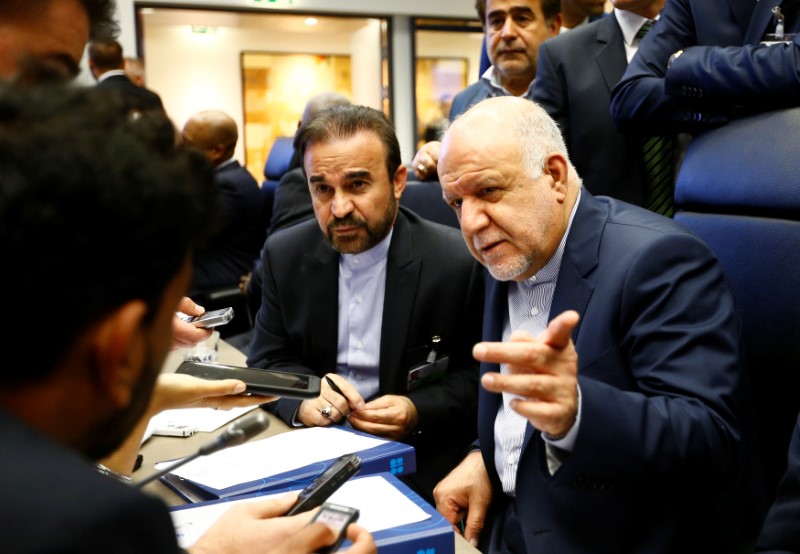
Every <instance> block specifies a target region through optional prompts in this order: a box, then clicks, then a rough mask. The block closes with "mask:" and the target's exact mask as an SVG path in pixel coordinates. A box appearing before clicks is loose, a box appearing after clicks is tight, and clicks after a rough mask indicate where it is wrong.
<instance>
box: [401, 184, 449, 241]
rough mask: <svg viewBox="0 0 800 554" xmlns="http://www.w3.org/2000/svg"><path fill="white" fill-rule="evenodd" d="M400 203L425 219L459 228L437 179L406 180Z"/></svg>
mask: <svg viewBox="0 0 800 554" xmlns="http://www.w3.org/2000/svg"><path fill="white" fill-rule="evenodd" d="M409 174H411V172H410V171H409ZM400 205H401V206H405V207H406V208H408V209H409V210H411V211H413V212H415V213H416V214H418V215H419V216H421V217H423V218H425V219H427V220H430V221H435V222H436V223H441V224H442V225H449V226H450V227H455V228H456V229H459V228H460V227H459V225H458V218H457V217H456V213H455V212H454V211H453V208H451V207H450V206H448V205H447V203H446V202H445V201H444V200H443V199H442V186H441V185H440V184H439V182H438V181H424V182H420V181H411V180H409V181H407V182H406V190H405V191H403V196H401V197H400Z"/></svg>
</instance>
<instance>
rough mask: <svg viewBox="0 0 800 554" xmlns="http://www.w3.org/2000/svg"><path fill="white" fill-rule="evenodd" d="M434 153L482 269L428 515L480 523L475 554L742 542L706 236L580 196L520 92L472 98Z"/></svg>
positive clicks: (737, 461) (740, 399)
mask: <svg viewBox="0 0 800 554" xmlns="http://www.w3.org/2000/svg"><path fill="white" fill-rule="evenodd" d="M498 128H499V129H504V131H505V132H504V133H501V134H498V133H494V132H492V130H493V129H498ZM441 152H442V157H441V162H440V164H439V177H440V180H441V183H442V189H443V193H444V196H445V199H446V200H447V202H448V203H449V204H450V205H451V206H453V207H454V208H455V210H456V212H457V214H458V216H459V221H460V224H461V231H462V234H463V235H464V239H465V241H466V242H467V245H468V246H469V248H470V250H471V251H472V254H473V256H475V257H476V258H477V259H478V260H479V261H480V262H481V263H482V264H483V265H485V266H486V268H487V269H488V271H489V273H490V274H491V276H492V278H491V279H489V281H488V282H487V291H486V305H485V316H484V325H483V340H484V341H486V342H482V343H479V344H477V345H476V346H475V348H474V350H473V353H474V354H475V357H476V358H477V359H478V360H480V361H481V362H482V363H481V374H482V377H481V385H482V387H481V391H480V394H479V400H478V435H479V445H480V448H481V452H476V453H471V454H469V455H468V456H467V457H466V458H465V459H464V461H463V462H462V464H461V465H459V467H458V468H456V469H455V470H454V471H453V472H452V473H451V474H450V475H449V476H448V477H447V478H446V479H445V480H444V481H442V483H440V484H439V485H438V486H437V487H436V491H435V496H436V503H437V508H438V509H439V510H440V511H441V512H442V513H443V514H445V516H446V517H447V518H448V519H449V520H450V521H452V522H453V523H454V524H455V523H456V522H457V521H458V520H459V518H461V517H463V515H464V514H465V513H466V532H465V535H466V538H467V539H469V540H472V541H475V542H477V540H478V538H479V534H480V531H481V529H482V528H484V526H485V528H486V531H485V533H484V536H483V537H482V538H484V540H485V541H486V542H487V546H490V548H489V549H488V551H492V552H495V551H499V552H513V553H520V552H526V553H534V552H559V553H566V554H569V553H578V552H615V553H616V552H626V553H632V552H641V553H647V554H653V553H658V552H663V553H668V552H669V553H671V552H733V551H736V550H734V548H736V547H738V548H741V547H742V545H743V543H742V542H740V541H741V540H742V534H746V533H747V532H749V533H750V536H749V537H747V538H749V539H750V540H752V539H753V537H754V535H755V529H754V527H755V523H756V522H755V521H749V520H748V519H747V518H746V517H744V516H742V511H743V509H744V508H743V506H747V505H748V504H750V503H751V498H748V496H747V494H746V492H745V491H746V488H745V487H747V488H749V487H750V481H751V479H752V478H753V476H754V473H753V471H752V467H751V463H750V460H752V459H753V456H754V452H753V450H754V449H753V448H752V447H751V443H750V442H749V439H752V437H751V436H750V434H749V432H748V431H747V429H748V422H747V420H746V419H745V418H744V417H743V413H744V410H745V406H746V402H745V397H744V395H745V391H744V387H743V375H742V371H741V368H740V360H739V358H740V356H739V347H738V344H739V333H738V328H739V320H738V317H737V315H736V312H735V310H734V303H733V297H732V295H731V292H730V289H729V287H728V285H727V283H726V281H725V278H724V276H723V274H722V270H721V268H720V266H719V264H718V263H717V261H716V259H715V257H714V255H713V254H712V253H711V251H710V250H709V248H708V247H707V246H706V245H705V244H704V243H702V242H701V241H700V240H699V239H698V238H696V237H695V236H694V235H692V234H690V233H689V232H687V231H686V230H685V229H684V228H682V227H681V226H680V225H678V224H676V223H674V222H673V221H672V220H670V219H668V218H665V217H662V216H659V215H656V214H654V213H652V212H650V211H647V210H644V209H642V208H638V207H636V206H631V205H630V204H627V203H624V202H619V201H617V200H614V199H611V198H608V197H594V196H592V194H591V193H589V192H588V191H586V190H584V189H582V187H581V180H580V177H579V176H578V175H577V173H576V172H575V169H574V167H573V166H572V164H571V163H570V162H569V158H568V156H567V153H566V147H565V145H564V142H563V140H562V139H561V136H560V133H559V131H558V127H557V126H556V124H555V122H554V121H553V120H552V119H551V118H550V117H548V115H547V113H546V112H545V111H544V110H542V109H541V108H540V107H539V106H537V105H536V104H534V103H532V102H528V101H524V100H521V99H517V98H507V97H506V98H492V99H489V100H485V101H483V102H481V103H480V104H477V105H476V106H475V107H473V108H472V109H471V110H470V111H468V112H467V113H466V114H464V115H463V116H462V117H461V118H459V119H458V120H456V121H455V122H454V123H453V125H452V126H451V127H450V129H449V130H448V132H447V134H446V135H445V138H444V140H443V142H442V150H441ZM490 505H491V509H492V514H488V517H487V509H488V508H490ZM495 516H496V519H495ZM753 519H755V518H753ZM747 524H749V526H748V525H747ZM489 529H491V532H490V531H489Z"/></svg>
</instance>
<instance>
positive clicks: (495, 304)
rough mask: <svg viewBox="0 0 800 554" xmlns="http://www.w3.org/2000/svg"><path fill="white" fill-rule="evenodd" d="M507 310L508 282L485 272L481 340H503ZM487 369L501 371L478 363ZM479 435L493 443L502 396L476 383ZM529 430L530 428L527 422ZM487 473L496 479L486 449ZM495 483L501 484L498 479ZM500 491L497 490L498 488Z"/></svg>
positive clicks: (487, 443)
mask: <svg viewBox="0 0 800 554" xmlns="http://www.w3.org/2000/svg"><path fill="white" fill-rule="evenodd" d="M507 311H508V283H506V282H501V281H496V280H495V279H493V278H492V277H490V276H489V275H488V272H487V275H486V296H485V301H484V310H483V334H482V340H484V341H487V342H500V341H502V340H503V323H504V321H505V317H506V312H507ZM488 371H496V372H499V371H500V366H499V365H498V364H489V363H481V375H483V374H484V373H486V372H488ZM478 387H479V388H478V396H479V400H478V437H479V438H480V441H481V443H482V444H486V445H494V444H495V441H494V421H495V419H496V418H497V411H498V410H499V409H500V402H501V401H502V398H503V396H502V395H501V394H496V393H493V392H487V391H486V389H484V388H483V387H482V386H480V385H478ZM528 428H529V429H532V428H531V427H530V425H529V426H528ZM484 460H485V461H486V464H487V468H488V469H489V475H490V476H492V480H493V481H496V475H497V473H496V470H495V465H494V451H493V450H492V451H491V453H490V452H489V449H486V452H485V454H484ZM495 485H496V486H497V487H500V486H501V485H500V484H499V482H496V483H495ZM498 490H500V489H498Z"/></svg>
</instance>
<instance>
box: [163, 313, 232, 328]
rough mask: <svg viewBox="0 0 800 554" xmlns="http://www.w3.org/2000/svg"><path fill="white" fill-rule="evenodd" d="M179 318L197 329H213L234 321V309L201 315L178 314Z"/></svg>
mask: <svg viewBox="0 0 800 554" xmlns="http://www.w3.org/2000/svg"><path fill="white" fill-rule="evenodd" d="M177 315H178V317H179V318H181V319H182V320H183V321H185V322H187V323H191V324H192V325H194V326H195V327H203V328H205V329H211V328H212V327H217V326H219V325H225V324H226V323H228V322H230V320H232V319H233V308H223V309H221V310H213V311H211V312H205V313H203V314H200V315H187V314H185V313H183V312H178V314H177Z"/></svg>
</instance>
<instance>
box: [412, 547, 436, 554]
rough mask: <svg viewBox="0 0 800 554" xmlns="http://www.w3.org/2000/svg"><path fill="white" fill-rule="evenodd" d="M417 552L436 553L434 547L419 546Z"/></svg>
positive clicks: (420, 553)
mask: <svg viewBox="0 0 800 554" xmlns="http://www.w3.org/2000/svg"><path fill="white" fill-rule="evenodd" d="M417 554H436V549H435V548H425V549H422V548H420V549H419V550H417Z"/></svg>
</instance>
